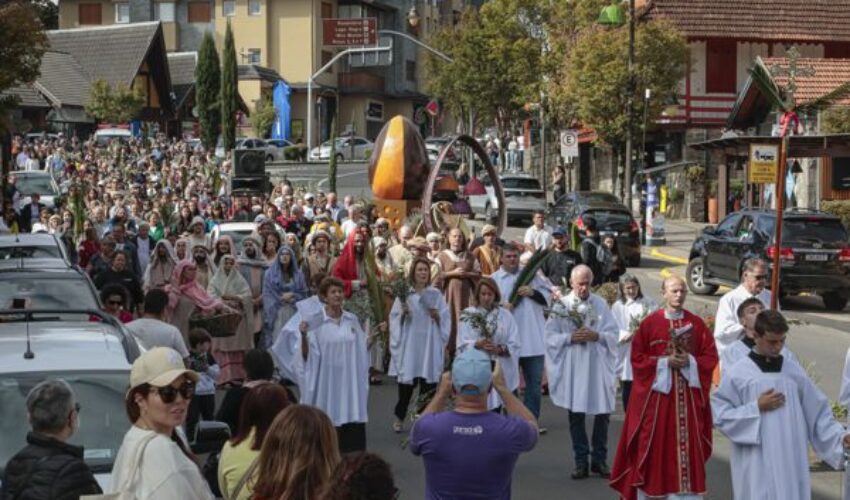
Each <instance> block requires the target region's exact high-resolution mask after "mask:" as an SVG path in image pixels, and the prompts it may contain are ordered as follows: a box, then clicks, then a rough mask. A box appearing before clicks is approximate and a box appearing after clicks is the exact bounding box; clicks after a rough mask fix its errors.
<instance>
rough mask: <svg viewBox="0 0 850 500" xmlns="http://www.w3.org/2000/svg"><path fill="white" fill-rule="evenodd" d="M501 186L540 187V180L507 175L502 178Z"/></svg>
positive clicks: (514, 187)
mask: <svg viewBox="0 0 850 500" xmlns="http://www.w3.org/2000/svg"><path fill="white" fill-rule="evenodd" d="M502 187H503V188H505V189H540V181H538V180H537V179H523V178H517V177H508V178H506V179H502Z"/></svg>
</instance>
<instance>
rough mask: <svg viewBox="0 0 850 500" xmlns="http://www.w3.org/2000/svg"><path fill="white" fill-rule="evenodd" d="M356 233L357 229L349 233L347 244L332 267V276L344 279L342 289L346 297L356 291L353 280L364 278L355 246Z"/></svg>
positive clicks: (349, 296)
mask: <svg viewBox="0 0 850 500" xmlns="http://www.w3.org/2000/svg"><path fill="white" fill-rule="evenodd" d="M356 235H357V231H356V230H355V231H351V233H349V235H348V239H347V240H346V242H345V246H344V247H342V252H341V253H340V255H339V258H338V259H337V260H336V262H335V263H334V267H333V269H331V276H333V277H335V278H339V279H340V280H342V289H343V292H344V293H345V298H346V299H349V298H351V294H352V293H354V285H353V282H354V281H360V280H361V279H362V278H361V277H360V272H359V269H358V260H359V259H358V258H357V250H356V249H355V248H354V238H355V236H356ZM364 247H365V245H364Z"/></svg>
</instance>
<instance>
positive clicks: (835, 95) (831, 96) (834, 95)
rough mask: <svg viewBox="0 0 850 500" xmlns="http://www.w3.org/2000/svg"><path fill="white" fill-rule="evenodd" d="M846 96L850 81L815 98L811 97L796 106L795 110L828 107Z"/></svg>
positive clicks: (804, 110) (848, 94)
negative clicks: (811, 98)
mask: <svg viewBox="0 0 850 500" xmlns="http://www.w3.org/2000/svg"><path fill="white" fill-rule="evenodd" d="M847 96H850V82H845V83H843V84H841V85H839V86H838V87H836V88H835V89H833V90H831V91H830V92H827V93H826V94H824V95H822V96H820V97H818V98H817V99H813V100H811V101H809V102H806V103H803V104H801V105H799V106H797V111H799V112H806V111H816V110H818V109H822V108H828V107H830V106H832V105H833V104H835V103H836V102H837V101H840V100H841V99H844V98H845V97H847Z"/></svg>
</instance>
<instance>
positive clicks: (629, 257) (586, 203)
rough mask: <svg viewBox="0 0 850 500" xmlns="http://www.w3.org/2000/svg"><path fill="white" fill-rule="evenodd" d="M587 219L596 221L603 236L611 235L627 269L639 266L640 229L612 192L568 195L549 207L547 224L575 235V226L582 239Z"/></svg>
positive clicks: (580, 192)
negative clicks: (559, 227) (560, 227)
mask: <svg viewBox="0 0 850 500" xmlns="http://www.w3.org/2000/svg"><path fill="white" fill-rule="evenodd" d="M588 193H589V194H588ZM603 195H604V196H603ZM587 217H592V218H593V219H594V220H595V221H596V227H597V230H598V231H599V234H600V236H608V235H610V236H613V237H614V238H615V239H616V240H617V247H618V248H619V250H620V256H621V257H623V259H625V261H626V265H627V266H631V267H637V266H640V227H639V226H638V223H637V221H635V219H634V217H632V214H631V212H629V209H628V208H626V206H625V205H623V204H622V203H620V201H619V199H618V198H617V197H615V196H614V195H612V194H610V193H596V192H582V191H579V192H577V193H567V194H566V195H564V196H562V197H561V198H560V199H559V200H558V202H557V203H556V204H554V205H552V206H551V207H550V208H549V210H548V212H547V214H546V223H547V224H549V225H550V226H552V227H556V226H562V227H563V228H564V229H566V230H567V234H572V230H573V227H575V228H576V230H577V232H578V235H579V237H580V238H583V237H584V235H585V226H584V220H585V218H587Z"/></svg>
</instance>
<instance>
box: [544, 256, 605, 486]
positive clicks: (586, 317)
mask: <svg viewBox="0 0 850 500" xmlns="http://www.w3.org/2000/svg"><path fill="white" fill-rule="evenodd" d="M591 283H593V271H591V270H590V268H589V267H588V266H586V265H584V264H580V265H578V266H576V267H574V268H573V270H572V273H570V287H571V288H572V291H571V292H570V293H569V294H568V295H567V296H565V297H563V298H562V299H561V300H560V303H559V304H558V305H557V306H556V307H553V310H552V314H551V315H550V316H549V320H548V321H547V322H546V367H547V374H548V376H549V396H550V397H551V398H552V402H553V403H554V404H555V405H556V406H559V407H561V408H565V409H567V410H568V412H569V418H570V435H571V437H572V442H573V454H574V456H575V462H576V469H575V471H574V472H573V474H572V478H573V479H585V478H587V477H588V476H589V475H590V472H593V473H595V474H598V475H600V476H602V477H608V475H609V474H610V472H609V469H608V465H607V463H606V461H607V458H608V421H609V417H610V414H611V412H613V411H614V406H615V399H616V388H615V385H614V378H615V377H614V370H615V368H616V363H617V353H618V347H617V342H618V338H619V330H618V328H617V323H616V322H615V321H614V316H613V315H612V314H611V311H610V309H609V308H608V303H607V302H606V301H605V299H603V298H602V297H600V296H598V295H595V294H593V293H591V292H590V286H591ZM585 415H594V418H593V434H592V437H591V444H590V446H588V441H587V430H586V429H585ZM588 455H589V456H590V467H588Z"/></svg>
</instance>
